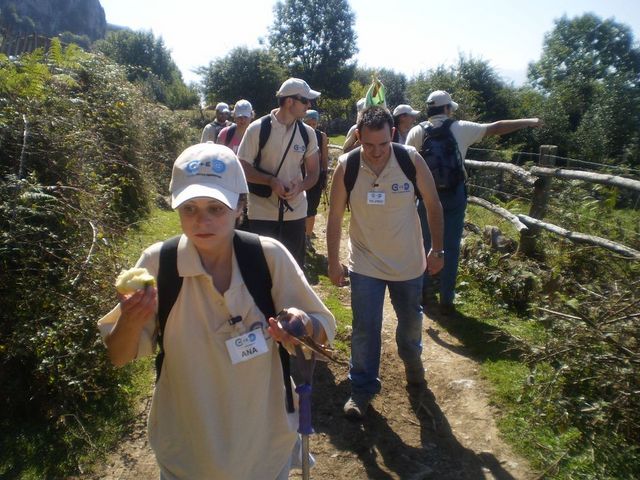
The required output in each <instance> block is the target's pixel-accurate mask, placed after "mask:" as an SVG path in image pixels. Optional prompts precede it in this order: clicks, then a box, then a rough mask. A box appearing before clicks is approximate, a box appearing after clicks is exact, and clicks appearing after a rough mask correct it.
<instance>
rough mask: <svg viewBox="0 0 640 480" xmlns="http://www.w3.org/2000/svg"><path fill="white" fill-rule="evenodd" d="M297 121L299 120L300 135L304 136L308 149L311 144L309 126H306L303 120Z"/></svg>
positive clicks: (303, 139)
mask: <svg viewBox="0 0 640 480" xmlns="http://www.w3.org/2000/svg"><path fill="white" fill-rule="evenodd" d="M296 122H298V130H300V136H301V137H302V141H303V142H304V148H305V150H306V149H307V147H308V146H309V132H307V128H306V127H305V124H304V123H302V120H296ZM319 146H320V145H318V147H319Z"/></svg>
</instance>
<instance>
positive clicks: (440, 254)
mask: <svg viewBox="0 0 640 480" xmlns="http://www.w3.org/2000/svg"><path fill="white" fill-rule="evenodd" d="M429 253H432V254H433V255H434V256H435V257H436V258H444V250H429Z"/></svg>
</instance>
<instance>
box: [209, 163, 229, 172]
mask: <svg viewBox="0 0 640 480" xmlns="http://www.w3.org/2000/svg"><path fill="white" fill-rule="evenodd" d="M211 168H212V169H213V171H214V172H215V173H223V172H224V171H225V170H226V169H227V166H226V165H225V164H224V162H223V161H221V160H214V161H213V165H212V166H211Z"/></svg>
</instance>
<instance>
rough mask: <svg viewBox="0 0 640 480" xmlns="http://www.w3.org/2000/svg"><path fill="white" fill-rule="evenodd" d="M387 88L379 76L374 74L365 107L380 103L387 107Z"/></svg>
mask: <svg viewBox="0 0 640 480" xmlns="http://www.w3.org/2000/svg"><path fill="white" fill-rule="evenodd" d="M385 94H386V89H385V88H384V85H383V84H382V82H381V81H380V80H378V77H376V76H374V77H373V81H372V82H371V86H370V87H369V90H368V91H367V96H366V101H365V107H366V108H369V107H373V106H374V105H379V106H381V107H384V108H387V101H386V98H385Z"/></svg>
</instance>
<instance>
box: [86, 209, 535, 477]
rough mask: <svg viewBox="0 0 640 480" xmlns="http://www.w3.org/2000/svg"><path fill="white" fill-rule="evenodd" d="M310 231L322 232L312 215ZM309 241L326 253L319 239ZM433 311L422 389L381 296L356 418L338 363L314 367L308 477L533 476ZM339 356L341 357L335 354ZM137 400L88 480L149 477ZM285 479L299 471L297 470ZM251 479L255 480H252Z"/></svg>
mask: <svg viewBox="0 0 640 480" xmlns="http://www.w3.org/2000/svg"><path fill="white" fill-rule="evenodd" d="M316 232H318V234H319V235H318V236H319V237H320V238H322V237H323V236H324V220H323V219H322V217H321V215H319V216H318V219H317V225H316ZM316 247H317V249H318V250H319V251H325V250H324V245H323V242H322V241H321V240H320V239H318V240H317V241H316ZM436 320H438V319H437V318H429V317H428V316H425V322H424V333H425V334H424V345H425V351H424V355H423V357H424V361H425V367H426V369H427V380H428V387H425V388H423V389H422V390H420V391H407V389H406V387H405V381H404V369H403V366H402V362H401V361H400V359H399V357H398V355H397V350H396V345H395V317H394V315H393V309H392V308H391V304H390V302H389V300H388V298H387V300H386V302H385V321H384V325H383V352H382V362H381V379H382V384H383V387H382V392H381V393H380V395H378V396H377V397H376V398H375V399H374V401H373V404H372V407H373V408H371V409H370V410H369V412H368V415H367V418H366V419H365V421H363V422H353V421H350V420H347V419H345V418H344V417H343V415H342V405H343V403H344V402H345V401H346V399H347V398H348V397H349V382H348V379H347V373H348V371H347V367H343V366H334V365H330V366H326V365H320V366H319V367H318V368H317V369H316V376H315V384H314V396H313V413H314V417H313V425H314V428H315V430H316V434H315V435H313V436H312V437H311V451H312V453H313V454H314V456H315V458H316V461H317V463H316V466H315V467H314V468H313V470H312V474H311V476H312V478H316V479H335V480H345V479H384V480H386V479H403V480H404V479H406V480H422V479H464V480H466V479H469V480H475V479H498V480H502V479H518V480H520V479H522V480H529V479H533V478H535V474H534V473H533V472H532V471H531V470H530V468H529V467H528V465H527V463H526V462H525V461H524V460H522V459H520V458H518V457H517V456H516V455H514V454H513V452H512V451H511V450H510V448H509V447H508V446H507V445H506V444H505V443H504V442H502V441H501V439H500V437H499V433H498V430H497V428H496V425H495V418H496V414H497V412H496V411H495V409H494V408H493V407H492V406H491V405H490V404H489V400H488V397H487V394H486V393H485V392H486V385H485V384H484V383H483V381H482V380H481V379H480V377H479V375H478V366H477V364H476V363H475V362H474V361H473V360H471V359H470V357H469V355H468V353H467V352H466V351H465V349H464V347H463V346H462V345H461V344H460V342H459V341H458V340H457V339H456V338H455V337H453V336H452V335H450V334H449V333H448V332H447V330H446V329H445V328H443V326H441V325H440V324H439V323H438V322H436ZM344 360H348V359H347V358H344ZM147 408H148V403H145V406H144V408H143V409H141V410H142V411H141V413H140V415H139V417H138V421H137V422H136V424H135V425H134V428H133V431H132V433H131V434H130V435H129V436H128V437H127V438H126V439H124V441H123V443H122V445H121V446H120V448H119V449H118V450H117V451H115V452H113V453H112V454H111V455H109V458H108V459H107V460H106V462H105V463H104V465H101V466H100V467H99V468H98V470H97V471H96V473H95V474H94V475H92V476H90V477H87V478H90V479H92V480H97V479H101V480H145V479H156V478H158V468H157V466H156V464H155V460H154V457H153V454H152V452H151V451H150V449H149V446H148V444H147V441H146V433H145V418H146V409H147ZM290 478H291V479H299V478H301V475H300V472H299V471H294V472H292V473H291V476H290ZM257 480H258V479H257Z"/></svg>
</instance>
